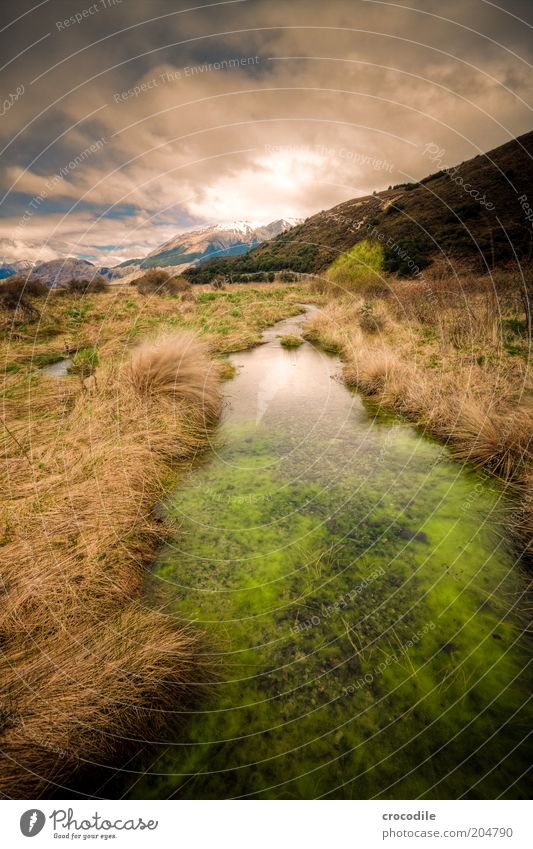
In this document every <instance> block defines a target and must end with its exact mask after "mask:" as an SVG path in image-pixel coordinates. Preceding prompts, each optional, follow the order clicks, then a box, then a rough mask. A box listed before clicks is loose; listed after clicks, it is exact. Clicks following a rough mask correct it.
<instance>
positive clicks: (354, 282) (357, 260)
mask: <svg viewBox="0 0 533 849" xmlns="http://www.w3.org/2000/svg"><path fill="white" fill-rule="evenodd" d="M382 268H383V248H382V246H381V245H380V244H379V242H371V241H369V240H368V239H363V241H362V242H358V243H357V244H356V245H354V246H353V247H352V248H350V250H349V251H346V252H345V253H343V254H341V255H340V256H339V257H338V258H337V259H336V260H335V262H334V263H333V264H332V265H330V267H329V269H328V271H327V274H326V280H327V281H328V282H329V283H330V284H333V286H335V287H338V288H339V289H340V290H342V291H345V292H354V291H360V290H363V289H365V288H366V287H368V286H371V285H376V284H379V283H381V282H382V280H383V276H382V273H381V271H382Z"/></svg>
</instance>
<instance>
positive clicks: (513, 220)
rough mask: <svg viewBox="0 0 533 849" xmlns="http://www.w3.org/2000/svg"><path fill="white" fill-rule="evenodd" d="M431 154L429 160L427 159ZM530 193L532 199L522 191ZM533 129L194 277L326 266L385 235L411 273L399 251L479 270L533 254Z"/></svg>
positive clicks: (389, 254) (212, 264)
mask: <svg viewBox="0 0 533 849" xmlns="http://www.w3.org/2000/svg"><path fill="white" fill-rule="evenodd" d="M428 161H429V160H428ZM523 195H527V200H526V201H524V200H522V201H520V197H521V196H523ZM527 203H530V204H531V205H533V132H530V133H527V134H526V135H523V136H521V137H520V138H518V139H514V140H513V141H511V142H508V143H506V144H504V145H501V146H500V147H498V148H496V149H495V150H492V151H490V152H489V153H486V154H483V155H480V156H476V157H474V158H473V159H470V160H467V161H466V162H463V163H461V165H459V166H457V167H456V168H450V169H446V170H445V171H442V170H441V171H437V172H436V173H433V174H431V175H429V176H428V177H426V178H424V179H423V180H421V181H420V182H418V183H409V184H402V185H399V186H395V187H393V188H391V189H388V190H387V191H383V192H377V193H376V194H374V195H368V196H366V197H360V198H355V199H353V200H349V201H346V202H344V203H341V204H339V205H338V206H335V207H333V209H330V210H328V211H325V212H319V213H318V214H317V215H313V216H312V217H311V218H308V219H307V220H306V221H304V222H303V223H302V224H300V225H299V226H296V227H293V228H292V229H291V230H289V231H287V232H285V233H282V234H280V235H279V236H277V237H276V238H275V239H273V240H271V241H270V242H268V243H265V244H262V245H260V246H258V247H257V248H254V249H253V250H252V251H250V252H249V253H248V254H246V256H242V257H238V258H235V259H232V260H227V259H226V260H211V261H209V262H207V263H205V264H204V265H203V266H202V267H201V268H197V269H189V270H188V271H187V276H188V277H189V278H190V279H191V280H192V281H194V282H208V281H209V280H210V279H211V278H212V277H213V276H215V275H217V274H226V275H233V276H235V277H236V278H237V279H238V275H239V274H243V273H244V274H246V273H253V272H256V271H279V270H281V269H284V268H288V269H291V270H293V271H299V272H312V273H320V272H322V271H324V270H325V269H326V268H327V267H328V265H330V263H331V262H333V260H334V259H335V258H336V257H337V256H338V255H339V253H342V252H343V251H346V250H347V249H348V248H350V247H352V246H353V245H354V244H356V243H357V242H359V241H361V240H362V239H364V238H373V239H379V241H381V242H382V243H383V245H384V247H385V254H386V261H387V265H388V269H389V270H390V271H399V272H400V273H408V269H407V267H406V264H405V262H404V261H402V259H401V257H400V254H402V253H404V255H406V256H408V257H410V258H411V259H412V260H413V262H414V263H415V264H417V265H418V267H423V266H424V265H427V264H428V263H429V262H431V261H432V260H434V259H435V258H437V257H439V256H444V257H447V258H452V259H454V260H468V261H470V262H472V263H474V264H475V265H476V267H477V268H478V269H479V270H486V268H487V267H489V268H490V267H492V266H494V265H498V264H502V263H505V262H507V261H509V260H511V259H513V257H514V255H515V252H516V256H517V257H518V258H520V259H527V258H530V257H531V256H532V254H533V249H532V244H533V226H532V222H531V220H528V214H530V212H531V210H530V211H529V213H528V210H527V206H526V204H527Z"/></svg>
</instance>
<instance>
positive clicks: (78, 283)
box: [64, 277, 109, 295]
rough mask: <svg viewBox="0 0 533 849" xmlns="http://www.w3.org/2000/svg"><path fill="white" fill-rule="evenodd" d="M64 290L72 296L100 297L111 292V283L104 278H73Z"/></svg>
mask: <svg viewBox="0 0 533 849" xmlns="http://www.w3.org/2000/svg"><path fill="white" fill-rule="evenodd" d="M64 288H65V289H66V291H67V292H68V293H69V294H71V295H98V294H100V293H101V292H109V283H108V282H107V280H104V278H103V277H93V278H92V280H86V279H85V278H82V279H79V278H77V279H76V278H73V279H72V280H69V282H68V283H67V285H66V286H65V287H64Z"/></svg>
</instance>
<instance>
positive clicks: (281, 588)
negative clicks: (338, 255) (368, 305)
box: [128, 317, 531, 798]
mask: <svg viewBox="0 0 533 849" xmlns="http://www.w3.org/2000/svg"><path fill="white" fill-rule="evenodd" d="M301 322H302V319H301V318H300V317H298V318H297V319H289V320H287V321H285V322H282V323H280V324H278V325H277V326H276V327H275V328H273V329H272V330H270V331H268V332H267V333H266V334H265V338H267V339H268V340H269V341H268V343H267V344H265V345H263V346H260V347H258V348H256V349H254V350H251V351H247V352H245V353H240V354H235V355H234V356H232V361H233V363H234V364H235V365H236V366H237V367H238V374H237V376H236V378H235V379H234V380H233V381H231V382H230V383H229V384H228V385H227V397H228V404H227V407H226V410H225V416H224V420H223V424H222V428H221V433H220V434H219V438H218V440H217V445H216V446H213V450H212V451H211V452H209V454H208V455H207V456H204V457H203V459H202V461H201V464H199V465H198V466H197V467H196V468H195V469H194V470H193V472H192V474H191V476H190V480H188V481H187V482H185V483H184V484H183V483H182V484H181V485H180V487H179V489H178V490H177V491H176V493H175V496H174V498H173V500H172V502H171V505H170V508H169V509H170V513H171V516H172V518H173V519H174V520H177V521H178V522H179V523H180V524H181V530H180V533H179V534H178V535H177V537H176V541H175V543H174V544H173V545H169V546H168V548H167V549H166V550H165V552H164V553H163V555H162V556H161V558H160V561H159V563H158V565H157V569H156V574H155V577H156V580H157V582H158V584H159V585H160V587H161V586H164V588H165V590H166V591H167V592H169V593H170V595H171V598H172V602H171V604H170V606H169V609H171V610H172V611H173V612H175V613H176V614H177V615H178V616H180V617H182V618H185V619H187V620H190V621H194V622H195V623H197V624H198V625H200V626H202V627H203V628H204V629H205V630H207V632H208V633H209V635H210V639H211V646H212V653H213V654H215V655H217V659H218V660H219V661H220V680H219V681H218V682H217V683H216V684H215V685H214V686H213V688H212V691H211V695H210V696H208V698H207V700H206V701H205V703H204V705H203V710H200V711H198V712H196V713H192V714H191V715H190V716H189V717H188V722H187V724H186V726H185V730H184V733H183V734H182V735H181V736H180V742H177V741H176V742H175V743H172V744H170V745H160V746H159V749H158V751H159V756H158V757H157V758H156V759H155V760H152V762H151V764H150V766H149V767H148V769H147V773H146V774H145V775H144V776H142V777H139V776H135V775H132V776H131V782H129V785H130V787H129V791H128V793H129V795H130V797H135V796H136V797H151V796H153V797H159V798H166V797H169V796H174V797H176V798H226V797H241V796H250V797H255V798H271V797H281V798H315V797H320V796H328V797H329V798H373V797H382V798H419V797H420V798H424V797H425V798H458V797H461V796H466V797H471V798H494V797H497V796H499V795H503V796H507V797H510V798H515V797H516V798H521V797H524V796H527V793H528V791H527V788H526V781H527V778H526V775H525V773H526V770H527V766H528V763H529V762H530V757H529V755H530V752H528V751H527V744H526V742H525V737H526V735H527V734H528V731H529V729H530V728H531V711H530V710H528V700H529V698H530V695H529V694H530V689H531V687H530V685H531V680H530V678H529V676H528V670H527V664H528V661H529V658H530V657H531V645H530V644H529V643H528V642H526V640H525V638H524V637H523V636H522V635H521V629H522V627H523V623H524V620H525V617H524V616H523V614H522V613H521V610H522V609H523V607H524V606H525V605H524V597H523V593H524V587H525V575H524V573H523V572H522V567H521V566H520V565H519V564H517V563H515V561H514V558H513V554H512V551H511V549H510V548H509V546H508V545H507V543H506V542H505V538H504V535H503V532H502V529H501V525H500V521H501V516H502V512H503V506H504V505H503V494H502V492H501V490H500V489H499V488H498V487H497V486H495V485H489V484H487V483H486V482H484V481H482V480H481V478H479V477H478V476H477V475H476V474H474V473H473V472H470V471H468V470H465V469H464V468H462V467H461V466H460V465H459V464H457V463H455V462H452V461H450V460H449V458H448V456H447V453H446V450H445V449H444V448H443V447H441V446H439V445H438V444H436V443H435V442H433V441H431V440H429V439H426V438H424V437H423V436H422V435H421V434H419V433H418V432H417V431H416V429H415V428H413V427H412V426H411V425H409V424H406V423H405V422H403V421H401V420H399V419H397V418H395V417H387V416H383V415H376V414H375V413H374V412H373V411H372V409H371V408H370V407H368V406H365V404H364V403H363V401H362V400H361V398H360V397H359V396H358V395H356V394H352V393H351V392H349V391H348V390H347V389H346V388H345V387H344V386H343V385H342V383H341V382H340V380H339V379H338V378H339V372H340V363H339V360H338V358H336V357H331V356H328V355H326V354H324V353H323V352H321V351H319V350H316V349H314V348H313V347H312V346H311V345H310V344H308V343H306V344H304V345H303V346H302V347H300V348H298V349H296V350H290V351H287V350H284V349H283V348H282V347H281V346H280V344H279V341H278V340H277V334H282V333H290V332H295V331H296V332H298V329H299V326H300V325H301Z"/></svg>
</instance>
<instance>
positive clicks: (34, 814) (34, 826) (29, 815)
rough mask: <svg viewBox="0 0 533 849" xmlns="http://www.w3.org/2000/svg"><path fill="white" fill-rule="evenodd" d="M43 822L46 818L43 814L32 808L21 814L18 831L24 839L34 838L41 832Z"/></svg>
mask: <svg viewBox="0 0 533 849" xmlns="http://www.w3.org/2000/svg"><path fill="white" fill-rule="evenodd" d="M45 822H46V817H45V815H44V814H43V812H42V811H39V810H37V808H32V809H31V810H29V811H25V812H24V813H23V814H22V816H21V818H20V830H21V832H22V833H23V835H24V837H35V835H36V834H39V832H40V831H42V828H43V826H44V824H45Z"/></svg>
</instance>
